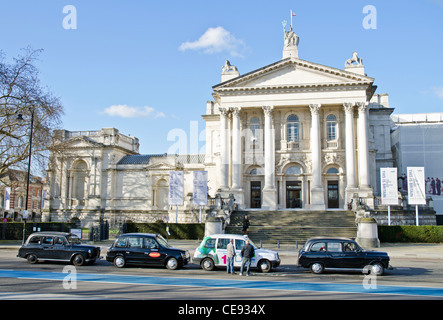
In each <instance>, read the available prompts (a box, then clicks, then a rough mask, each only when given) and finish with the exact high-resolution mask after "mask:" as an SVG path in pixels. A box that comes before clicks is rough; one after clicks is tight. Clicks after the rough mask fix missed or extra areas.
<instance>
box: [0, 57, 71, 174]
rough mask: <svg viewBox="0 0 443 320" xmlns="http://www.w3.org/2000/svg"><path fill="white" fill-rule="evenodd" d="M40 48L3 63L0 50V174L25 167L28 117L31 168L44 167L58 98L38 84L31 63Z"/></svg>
mask: <svg viewBox="0 0 443 320" xmlns="http://www.w3.org/2000/svg"><path fill="white" fill-rule="evenodd" d="M41 52H42V50H32V49H30V48H27V49H24V50H23V54H22V55H19V56H18V57H16V58H14V62H13V63H7V62H6V61H5V54H4V53H3V52H1V51H0V175H1V174H2V173H3V172H4V171H5V170H6V169H8V168H21V169H25V168H27V166H26V161H24V160H26V159H27V158H28V156H29V148H30V139H29V138H30V131H31V118H33V126H32V127H33V136H32V148H31V151H32V156H33V163H34V166H33V167H34V168H36V167H39V168H40V169H44V168H45V165H46V162H47V158H48V155H49V153H48V151H47V148H48V146H49V145H50V144H51V137H52V131H53V130H54V129H58V128H59V126H60V125H61V116H62V115H63V113H64V111H63V106H62V104H61V101H60V98H58V97H55V96H54V95H53V94H52V93H51V92H50V91H49V90H48V88H45V87H43V86H42V85H41V83H40V79H39V72H38V69H37V68H36V67H35V65H34V63H35V61H36V59H37V57H38V55H39V54H40V53H41ZM32 115H33V117H32ZM19 118H21V119H23V120H21V121H20V120H19ZM35 164H37V166H36V165H35Z"/></svg>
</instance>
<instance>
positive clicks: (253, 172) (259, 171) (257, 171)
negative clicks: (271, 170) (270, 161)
mask: <svg viewBox="0 0 443 320" xmlns="http://www.w3.org/2000/svg"><path fill="white" fill-rule="evenodd" d="M249 174H250V175H261V174H263V171H262V169H261V168H254V169H251V171H249Z"/></svg>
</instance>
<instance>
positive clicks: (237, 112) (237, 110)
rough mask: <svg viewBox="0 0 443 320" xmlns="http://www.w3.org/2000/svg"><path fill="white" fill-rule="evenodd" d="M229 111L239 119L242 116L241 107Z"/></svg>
mask: <svg viewBox="0 0 443 320" xmlns="http://www.w3.org/2000/svg"><path fill="white" fill-rule="evenodd" d="M229 110H230V111H231V112H232V115H233V116H235V117H237V116H239V115H240V111H241V107H231V108H229Z"/></svg>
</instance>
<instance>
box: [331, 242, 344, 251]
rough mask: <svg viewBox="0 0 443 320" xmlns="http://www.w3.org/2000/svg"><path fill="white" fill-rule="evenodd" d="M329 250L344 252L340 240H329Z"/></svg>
mask: <svg viewBox="0 0 443 320" xmlns="http://www.w3.org/2000/svg"><path fill="white" fill-rule="evenodd" d="M328 251H329V252H342V250H341V243H340V242H329V243H328Z"/></svg>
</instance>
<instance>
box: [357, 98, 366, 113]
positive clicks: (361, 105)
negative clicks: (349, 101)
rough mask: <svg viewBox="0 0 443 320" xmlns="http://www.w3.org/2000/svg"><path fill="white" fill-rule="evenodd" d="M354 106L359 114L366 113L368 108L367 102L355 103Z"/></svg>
mask: <svg viewBox="0 0 443 320" xmlns="http://www.w3.org/2000/svg"><path fill="white" fill-rule="evenodd" d="M355 105H356V106H357V108H358V111H359V112H366V110H367V109H368V106H369V102H367V101H365V102H356V103H355Z"/></svg>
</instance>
